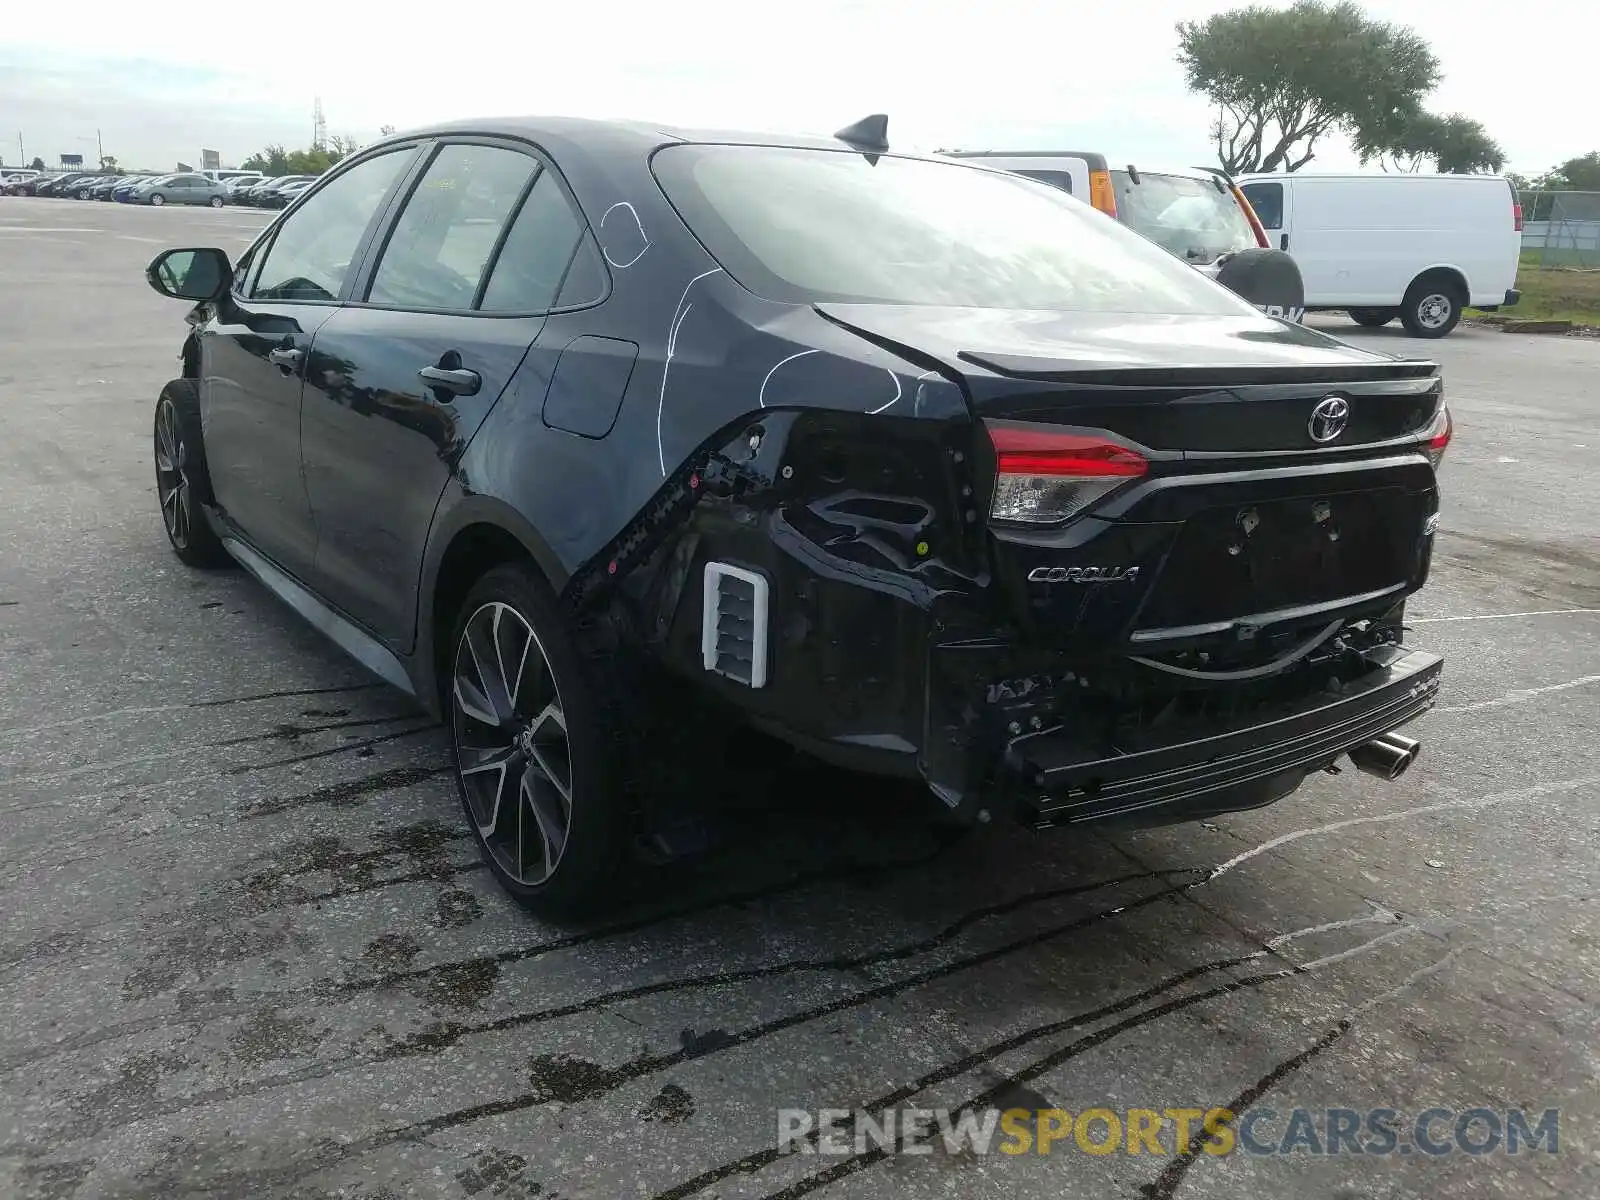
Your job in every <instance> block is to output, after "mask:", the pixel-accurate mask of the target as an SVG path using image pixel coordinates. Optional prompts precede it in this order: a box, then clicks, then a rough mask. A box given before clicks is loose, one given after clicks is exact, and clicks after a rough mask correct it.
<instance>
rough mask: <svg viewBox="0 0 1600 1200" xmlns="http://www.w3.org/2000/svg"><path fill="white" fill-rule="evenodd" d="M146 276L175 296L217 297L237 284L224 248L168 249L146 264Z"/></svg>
mask: <svg viewBox="0 0 1600 1200" xmlns="http://www.w3.org/2000/svg"><path fill="white" fill-rule="evenodd" d="M144 277H145V279H146V280H148V281H149V283H150V286H151V287H153V288H155V290H156V291H158V292H160V293H161V294H162V295H163V296H169V297H171V298H172V299H174V300H195V301H202V300H215V299H217V298H218V297H220V296H222V295H224V294H225V293H226V292H227V290H228V288H229V287H230V286H231V285H232V284H233V266H232V265H231V264H230V263H229V262H228V256H227V254H225V253H224V252H223V251H221V250H216V249H212V248H210V247H206V248H204V249H196V250H168V251H166V252H165V253H162V254H158V255H157V256H156V257H155V260H154V261H153V262H151V264H150V265H149V266H148V267H146V268H145V272H144Z"/></svg>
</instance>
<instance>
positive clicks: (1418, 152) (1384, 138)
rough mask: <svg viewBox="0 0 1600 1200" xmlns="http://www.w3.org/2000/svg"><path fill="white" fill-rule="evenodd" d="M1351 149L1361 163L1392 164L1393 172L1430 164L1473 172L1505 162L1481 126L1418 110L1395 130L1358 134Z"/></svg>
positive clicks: (1453, 115) (1457, 117) (1456, 116)
mask: <svg viewBox="0 0 1600 1200" xmlns="http://www.w3.org/2000/svg"><path fill="white" fill-rule="evenodd" d="M1355 148H1356V153H1357V154H1359V155H1360V157H1361V163H1362V165H1363V166H1365V165H1366V164H1367V163H1369V162H1371V161H1372V160H1373V159H1377V160H1378V161H1379V163H1380V165H1383V166H1384V169H1385V170H1387V169H1388V166H1389V165H1393V167H1394V169H1395V170H1397V171H1420V170H1421V169H1422V168H1423V167H1424V166H1427V165H1429V164H1430V163H1431V164H1432V165H1433V166H1434V167H1435V169H1437V170H1439V171H1441V172H1443V173H1444V174H1446V175H1476V174H1483V173H1486V172H1493V171H1498V170H1499V169H1500V168H1501V167H1503V166H1505V162H1506V154H1505V151H1504V150H1502V149H1501V148H1500V144H1499V143H1498V142H1496V141H1495V140H1494V139H1493V138H1491V137H1490V136H1489V135H1488V133H1487V132H1486V131H1485V130H1484V128H1483V125H1482V124H1481V123H1479V122H1477V121H1474V120H1473V119H1472V118H1471V117H1464V116H1462V115H1461V114H1460V113H1451V114H1450V115H1449V116H1446V117H1440V116H1435V115H1434V114H1432V113H1425V112H1418V113H1416V114H1414V115H1412V116H1411V117H1410V118H1409V119H1408V120H1406V121H1405V122H1404V123H1402V124H1401V125H1400V126H1399V127H1398V128H1397V129H1385V130H1383V131H1381V132H1374V131H1371V130H1368V131H1364V132H1361V133H1358V134H1357V135H1356V138H1355ZM1385 159H1387V160H1388V161H1387V163H1385V162H1384V160H1385Z"/></svg>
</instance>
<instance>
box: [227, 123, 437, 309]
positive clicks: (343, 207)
mask: <svg viewBox="0 0 1600 1200" xmlns="http://www.w3.org/2000/svg"><path fill="white" fill-rule="evenodd" d="M412 153H413V151H412V149H411V148H410V147H407V148H405V149H403V150H391V151H388V152H387V153H384V154H379V155H377V156H376V157H374V158H369V159H365V160H363V161H362V162H359V163H357V164H356V165H355V166H353V167H350V168H349V169H348V170H345V171H343V172H341V173H340V174H339V175H337V176H335V177H334V178H332V179H330V180H329V181H328V183H327V186H325V187H324V188H322V190H321V191H319V192H318V193H317V194H316V195H315V196H312V197H310V198H309V199H308V200H307V201H306V202H305V203H304V204H302V205H301V206H300V207H298V208H297V209H295V211H294V212H293V213H291V214H289V216H288V217H286V218H285V219H284V222H283V225H282V227H281V228H280V229H279V230H278V233H277V236H276V237H274V238H273V240H272V244H271V245H270V246H269V247H268V248H267V252H266V257H265V258H264V259H263V260H262V263H261V270H260V271H259V272H258V273H257V275H256V279H255V283H254V285H253V286H252V288H251V290H250V296H251V298H252V299H256V300H321V301H334V300H337V299H338V298H339V293H340V292H341V291H342V290H343V288H344V283H345V276H346V274H347V273H348V272H349V270H350V268H351V264H352V260H353V259H354V258H355V256H356V252H357V251H358V250H359V249H360V248H361V242H362V239H363V238H364V237H365V236H366V232H367V227H368V226H369V225H371V224H372V218H373V216H374V215H375V214H376V213H377V211H378V206H379V205H381V204H382V203H383V201H384V199H385V198H386V197H387V196H388V194H389V189H390V188H391V187H393V186H394V182H395V180H396V179H397V178H398V177H399V175H400V172H401V171H402V170H404V169H405V166H406V164H407V163H409V162H410V161H411V156H412Z"/></svg>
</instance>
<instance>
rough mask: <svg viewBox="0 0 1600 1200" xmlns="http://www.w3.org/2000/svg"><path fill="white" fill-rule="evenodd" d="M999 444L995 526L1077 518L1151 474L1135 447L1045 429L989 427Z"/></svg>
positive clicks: (1003, 424)
mask: <svg viewBox="0 0 1600 1200" xmlns="http://www.w3.org/2000/svg"><path fill="white" fill-rule="evenodd" d="M987 428H988V431H989V440H990V441H991V442H992V443H993V444H994V453H995V481H994V501H993V503H991V504H990V506H989V515H990V516H991V517H992V518H993V519H994V520H996V521H1022V522H1025V523H1027V524H1030V525H1053V524H1057V523H1059V522H1061V521H1065V520H1067V519H1068V518H1069V517H1073V516H1076V515H1077V514H1078V513H1081V512H1083V511H1084V509H1086V508H1088V507H1089V506H1090V505H1092V504H1094V503H1096V502H1097V501H1099V500H1100V499H1101V498H1102V497H1104V496H1106V495H1107V494H1108V493H1110V492H1111V491H1113V490H1115V489H1116V488H1119V487H1121V486H1122V485H1123V484H1125V483H1127V482H1128V481H1129V480H1130V479H1137V478H1138V477H1140V476H1142V475H1144V474H1145V473H1146V472H1147V471H1148V470H1149V469H1150V463H1149V461H1148V460H1146V458H1145V457H1144V455H1142V454H1140V453H1139V452H1138V451H1137V450H1135V449H1133V448H1132V447H1131V446H1124V445H1122V444H1121V443H1120V442H1114V441H1111V440H1110V439H1108V438H1105V437H1102V436H1100V435H1097V434H1086V433H1068V432H1065V431H1062V430H1057V429H1052V428H1050V427H1048V426H1044V425H1024V424H1010V423H1006V422H999V421H991V422H988V424H987Z"/></svg>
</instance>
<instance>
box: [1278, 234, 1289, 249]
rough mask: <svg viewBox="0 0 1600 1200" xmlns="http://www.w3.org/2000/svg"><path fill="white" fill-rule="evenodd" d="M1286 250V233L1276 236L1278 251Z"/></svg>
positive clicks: (1287, 238) (1287, 243) (1287, 241)
mask: <svg viewBox="0 0 1600 1200" xmlns="http://www.w3.org/2000/svg"><path fill="white" fill-rule="evenodd" d="M1288 248H1289V235H1288V234H1287V233H1280V234H1279V235H1278V249H1279V250H1287V249H1288Z"/></svg>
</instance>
